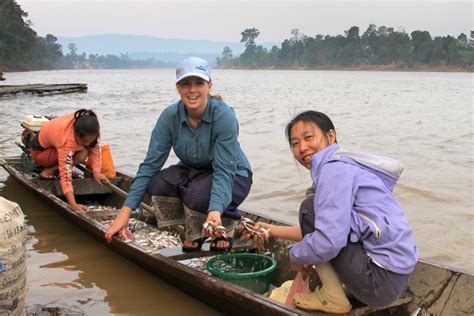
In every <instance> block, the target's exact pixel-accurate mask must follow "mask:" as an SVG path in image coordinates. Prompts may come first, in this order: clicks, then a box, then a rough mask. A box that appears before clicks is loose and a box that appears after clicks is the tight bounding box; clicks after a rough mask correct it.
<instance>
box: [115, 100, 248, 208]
mask: <svg viewBox="0 0 474 316" xmlns="http://www.w3.org/2000/svg"><path fill="white" fill-rule="evenodd" d="M238 133H239V126H238V122H237V118H236V116H235V112H234V110H233V109H232V108H231V107H229V106H228V105H227V104H226V103H225V102H223V101H221V100H217V99H214V98H211V97H209V101H208V104H207V107H206V110H205V112H204V114H203V115H202V117H201V120H200V122H199V124H198V126H197V128H196V130H193V129H192V128H191V126H190V125H189V123H188V120H187V114H186V108H185V106H184V104H183V103H182V102H181V101H179V102H177V103H174V104H172V105H170V106H169V107H167V108H166V109H165V110H164V111H163V112H162V113H161V115H160V117H159V118H158V121H157V123H156V125H155V127H154V129H153V131H152V133H151V139H150V144H149V146H148V152H147V155H146V157H145V160H144V161H143V162H142V163H141V164H140V166H139V168H138V172H137V175H136V176H135V178H134V180H133V183H132V186H131V188H130V192H129V194H128V197H127V199H126V200H125V202H124V205H126V206H128V207H130V208H132V209H135V208H137V207H138V205H139V204H140V202H141V201H142V200H143V197H144V196H145V193H146V189H147V186H148V183H149V182H150V179H151V177H152V176H153V175H154V174H155V173H157V172H158V171H160V170H161V168H162V167H163V165H164V163H165V162H166V159H168V156H169V153H170V150H171V148H173V151H174V152H175V154H176V156H177V157H178V158H179V159H180V164H182V165H185V166H187V167H191V168H195V169H212V170H213V177H212V188H211V197H210V202H209V208H208V210H209V211H211V210H214V211H220V212H221V213H222V212H223V211H224V209H225V208H226V207H227V206H228V205H229V204H230V202H231V199H232V184H233V181H234V177H235V175H236V174H238V175H240V176H244V177H248V171H250V170H251V168H250V163H249V161H248V159H247V157H246V156H245V154H244V152H243V151H242V149H241V148H240V145H239V142H238V140H237V137H238ZM247 170H248V171H247Z"/></svg>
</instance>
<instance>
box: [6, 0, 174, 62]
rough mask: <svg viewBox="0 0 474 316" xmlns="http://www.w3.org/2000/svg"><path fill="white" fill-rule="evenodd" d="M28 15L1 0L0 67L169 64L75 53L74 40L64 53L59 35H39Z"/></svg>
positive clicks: (122, 55) (15, 5) (15, 6)
mask: <svg viewBox="0 0 474 316" xmlns="http://www.w3.org/2000/svg"><path fill="white" fill-rule="evenodd" d="M27 18H28V13H27V12H25V11H23V9H22V8H21V7H20V5H19V4H18V3H16V1H15V0H0V71H2V70H3V71H22V70H40V69H78V68H82V69H84V68H157V67H167V66H169V65H168V64H167V63H165V62H161V61H157V60H154V59H148V60H133V59H130V58H129V56H128V55H127V54H121V55H120V56H116V55H106V56H103V55H98V54H90V55H89V56H86V54H85V53H82V54H78V53H77V47H76V44H74V43H70V44H69V45H68V49H69V52H68V53H67V54H66V55H64V54H63V51H62V46H61V44H59V43H58V42H57V40H58V39H57V38H56V37H55V36H54V35H52V34H47V35H46V36H45V37H41V36H38V34H37V33H36V32H35V31H34V30H33V29H32V23H31V21H30V20H26V19H27ZM173 66H174V64H173Z"/></svg>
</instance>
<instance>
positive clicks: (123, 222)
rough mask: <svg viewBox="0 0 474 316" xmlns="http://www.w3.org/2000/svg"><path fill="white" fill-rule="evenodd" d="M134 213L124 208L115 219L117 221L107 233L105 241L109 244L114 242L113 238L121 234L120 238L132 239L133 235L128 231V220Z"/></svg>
mask: <svg viewBox="0 0 474 316" xmlns="http://www.w3.org/2000/svg"><path fill="white" fill-rule="evenodd" d="M131 213H132V209H131V208H129V207H127V206H124V207H122V209H121V210H120V213H119V215H117V217H116V218H115V220H114V221H113V222H112V224H111V225H110V227H109V229H108V230H107V231H106V232H105V239H106V240H107V242H112V237H113V236H114V235H115V234H116V233H119V236H120V237H123V238H132V237H133V235H132V233H131V232H130V231H128V229H127V227H128V219H129V218H130V214H131Z"/></svg>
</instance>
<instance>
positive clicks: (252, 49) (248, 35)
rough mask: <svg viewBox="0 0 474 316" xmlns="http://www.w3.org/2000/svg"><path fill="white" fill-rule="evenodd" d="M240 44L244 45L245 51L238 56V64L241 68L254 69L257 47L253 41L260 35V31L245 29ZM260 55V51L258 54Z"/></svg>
mask: <svg viewBox="0 0 474 316" xmlns="http://www.w3.org/2000/svg"><path fill="white" fill-rule="evenodd" d="M240 34H241V35H242V39H241V40H240V42H241V43H245V51H244V52H243V53H242V55H241V56H240V64H241V65H242V66H243V67H248V68H254V67H256V66H257V62H256V55H257V45H256V43H255V39H256V38H257V37H258V35H260V31H259V30H258V29H256V28H254V27H253V28H249V29H245V30H244V31H243V32H242V33H240ZM259 54H261V51H260V52H259Z"/></svg>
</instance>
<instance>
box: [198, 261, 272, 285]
mask: <svg viewBox="0 0 474 316" xmlns="http://www.w3.org/2000/svg"><path fill="white" fill-rule="evenodd" d="M276 265H277V264H276V261H275V259H273V258H272V257H268V256H264V255H261V254H256V253H235V254H225V255H222V256H218V257H214V258H212V259H211V260H209V261H208V262H207V264H206V268H207V271H209V272H210V273H211V274H212V275H213V276H216V277H218V278H220V279H223V280H226V281H228V282H230V283H233V284H235V285H238V286H241V287H244V288H246V289H249V290H251V291H253V292H255V293H259V294H264V293H265V292H267V291H268V289H269V288H270V283H271V279H272V273H273V271H274V270H275V268H276Z"/></svg>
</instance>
